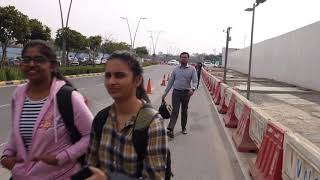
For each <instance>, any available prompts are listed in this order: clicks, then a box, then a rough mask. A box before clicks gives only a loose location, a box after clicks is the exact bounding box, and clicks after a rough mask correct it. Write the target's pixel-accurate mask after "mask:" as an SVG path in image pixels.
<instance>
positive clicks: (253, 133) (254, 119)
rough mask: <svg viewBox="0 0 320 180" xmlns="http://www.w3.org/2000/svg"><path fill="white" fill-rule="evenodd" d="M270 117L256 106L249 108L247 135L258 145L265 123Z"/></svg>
mask: <svg viewBox="0 0 320 180" xmlns="http://www.w3.org/2000/svg"><path fill="white" fill-rule="evenodd" d="M270 120H271V118H270V117H269V116H268V115H267V114H266V113H264V112H263V111H262V110H261V109H260V108H258V107H252V108H251V115H250V128H249V135H250V137H251V139H252V140H253V141H254V142H255V144H256V145H257V146H258V147H260V145H261V143H262V139H263V135H264V133H265V131H266V129H267V124H268V122H269V121H270Z"/></svg>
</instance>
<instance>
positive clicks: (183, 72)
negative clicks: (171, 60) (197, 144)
mask: <svg viewBox="0 0 320 180" xmlns="http://www.w3.org/2000/svg"><path fill="white" fill-rule="evenodd" d="M188 61H189V53H187V52H183V53H181V54H180V66H178V67H176V68H175V69H174V70H173V72H172V75H171V78H170V80H169V83H168V85H167V87H166V90H165V92H164V94H163V96H162V99H165V97H166V96H167V94H168V92H169V91H170V89H171V88H172V87H173V92H172V114H171V118H170V123H169V125H168V127H167V130H168V132H167V134H168V136H169V137H170V138H173V137H174V134H173V129H174V126H175V125H176V123H177V119H178V115H179V109H180V104H181V128H182V133H183V134H187V130H186V126H187V119H188V104H189V100H190V97H191V96H192V95H193V92H194V91H195V90H196V88H197V83H198V78H197V72H196V69H195V68H194V67H193V66H190V65H189V64H188Z"/></svg>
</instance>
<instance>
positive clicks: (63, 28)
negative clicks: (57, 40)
mask: <svg viewBox="0 0 320 180" xmlns="http://www.w3.org/2000/svg"><path fill="white" fill-rule="evenodd" d="M71 6H72V0H71V1H70V4H69V10H68V16H67V21H66V25H65V26H64V22H63V13H62V7H61V0H59V7H60V16H61V25H62V64H64V65H65V64H66V57H65V54H66V44H67V43H66V37H64V36H65V33H64V30H65V28H67V27H68V23H69V16H70V11H71ZM67 58H68V57H67Z"/></svg>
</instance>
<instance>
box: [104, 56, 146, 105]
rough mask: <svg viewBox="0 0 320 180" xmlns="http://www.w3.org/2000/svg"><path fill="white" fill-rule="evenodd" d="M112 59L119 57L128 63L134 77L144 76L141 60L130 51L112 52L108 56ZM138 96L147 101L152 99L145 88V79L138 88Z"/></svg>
mask: <svg viewBox="0 0 320 180" xmlns="http://www.w3.org/2000/svg"><path fill="white" fill-rule="evenodd" d="M112 59H119V60H121V61H122V62H124V63H126V64H127V65H128V66H129V69H130V70H131V71H132V73H133V78H136V77H138V76H141V77H142V78H143V75H142V74H143V69H142V67H141V66H140V64H139V61H138V60H137V58H136V56H135V55H134V54H132V53H130V52H128V51H115V52H114V53H112V54H111V56H110V57H109V58H108V60H112ZM136 96H137V98H139V99H143V100H145V101H146V102H148V103H149V102H150V99H149V97H148V95H147V92H146V90H145V88H144V83H143V79H142V82H141V84H140V85H139V87H138V88H137V92H136Z"/></svg>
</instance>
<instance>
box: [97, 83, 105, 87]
mask: <svg viewBox="0 0 320 180" xmlns="http://www.w3.org/2000/svg"><path fill="white" fill-rule="evenodd" d="M96 86H104V83H100V84H96Z"/></svg>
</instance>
